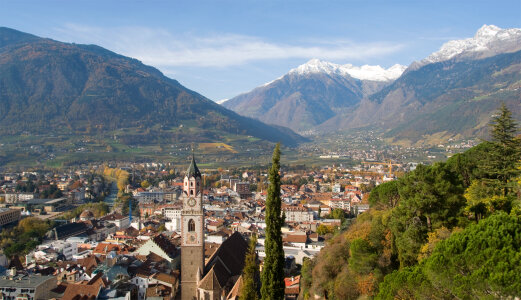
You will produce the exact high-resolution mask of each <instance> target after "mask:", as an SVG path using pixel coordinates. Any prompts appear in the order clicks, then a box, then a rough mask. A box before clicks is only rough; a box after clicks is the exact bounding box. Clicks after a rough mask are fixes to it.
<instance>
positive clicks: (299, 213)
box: [283, 205, 313, 222]
mask: <svg viewBox="0 0 521 300" xmlns="http://www.w3.org/2000/svg"><path fill="white" fill-rule="evenodd" d="M283 210H284V213H285V214H286V222H311V221H313V211H311V210H308V209H307V208H306V207H303V206H289V205H287V206H284V207H283Z"/></svg>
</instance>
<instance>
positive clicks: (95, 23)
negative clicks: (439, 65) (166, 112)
mask: <svg viewBox="0 0 521 300" xmlns="http://www.w3.org/2000/svg"><path fill="white" fill-rule="evenodd" d="M484 24H487V25H490V24H493V25H496V26H499V27H501V28H513V27H515V28H521V0H515V1H501V0H494V1H492V0H488V1H480V0H472V1H466V0H465V1H464V0H460V1H458V0H451V1H444V0H443V1H432V0H431V1H424V0H407V1H391V0H385V1H384V0H382V1H371V0H344V1H327V0H322V1H318V0H317V1H308V0H298V1H293V0H279V1H270V0H262V1H248V0H237V1H226V0H222V1H220V0H207V1H196V0H191V1H188V0H187V1H178V0H169V1H154V0H148V1H132V0H125V1H109V0H103V1H98V0H88V1H87V0H76V1H65V0H62V1H53V0H47V1H42V0H34V1H25V0H12V1H6V0H0V26H4V27H10V28H13V29H17V30H20V31H24V32H27V33H31V34H34V35H38V36H41V37H47V38H52V39H55V40H58V41H63V42H73V43H79V44H80V43H81V44H97V45H100V46H102V47H105V48H107V49H109V50H111V51H114V52H117V53H120V54H123V55H126V56H130V57H134V58H137V59H139V60H141V61H142V62H143V63H145V64H147V65H151V66H154V67H156V68H158V69H159V70H160V71H162V72H163V73H164V74H165V75H166V76H168V77H170V78H173V79H176V80H178V81H179V82H180V83H181V84H183V85H184V86H186V87H187V88H189V89H192V90H194V91H196V92H198V93H200V94H202V95H204V96H206V97H208V98H209V99H211V100H214V101H219V100H223V99H228V98H232V97H234V96H237V95H239V94H241V93H245V92H248V91H250V90H252V89H253V88H255V87H257V86H259V85H262V84H264V83H266V82H269V81H272V80H274V79H275V78H278V77H280V76H282V75H284V74H286V73H287V72H288V71H289V70H290V69H292V68H295V67H297V66H299V65H300V64H303V63H305V62H307V61H308V60H310V59H312V58H318V59H322V60H326V61H329V62H333V63H337V64H347V63H350V64H353V65H357V66H360V65H364V64H369V65H381V66H382V67H385V68H388V67H391V66H392V65H394V64H397V63H398V64H402V65H409V64H410V63H412V62H413V61H416V60H421V59H423V58H425V57H427V56H428V55H429V54H430V53H432V52H435V51H437V50H438V49H439V48H440V47H441V45H443V43H445V42H447V41H449V40H453V39H462V38H468V37H472V36H473V35H474V34H475V32H476V31H477V30H478V29H479V28H480V27H481V26H483V25H484Z"/></svg>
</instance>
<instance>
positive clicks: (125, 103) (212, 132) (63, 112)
mask: <svg viewBox="0 0 521 300" xmlns="http://www.w3.org/2000/svg"><path fill="white" fill-rule="evenodd" d="M180 127H183V128H185V130H184V131H186V128H194V129H195V131H192V133H188V135H194V134H197V136H198V137H201V138H203V139H206V140H210V141H212V140H219V139H220V135H222V134H228V133H229V134H241V135H249V136H254V137H257V138H260V139H265V140H269V141H273V142H276V141H284V143H285V144H286V145H288V146H293V145H296V144H297V143H299V142H301V141H303V138H302V137H300V136H298V135H297V134H295V133H293V132H292V131H291V130H289V129H287V128H280V127H273V126H268V125H266V124H263V123H261V122H259V121H257V120H253V119H250V118H247V117H243V116H239V115H238V114H236V113H234V112H232V111H229V110H227V109H225V108H224V107H222V106H220V105H218V104H216V103H214V102H213V101H210V100H208V99H206V98H205V97H203V96H201V95H200V94H198V93H196V92H194V91H191V90H189V89H187V88H185V87H183V86H182V85H181V84H179V82H177V81H175V80H173V79H170V78H167V77H165V76H164V75H163V74H162V73H161V72H159V71H158V70H157V69H155V68H152V67H150V66H146V65H143V64H142V63H141V62H139V61H138V60H136V59H132V58H128V57H124V56H121V55H118V54H116V53H113V52H111V51H109V50H106V49H103V48H101V47H98V46H95V45H77V44H68V43H61V42H57V41H54V40H50V39H43V38H38V37H35V36H33V35H29V34H26V33H22V32H19V31H16V30H13V29H9V28H0V128H1V129H2V134H3V135H6V134H7V135H17V134H20V133H22V132H24V133H30V134H47V133H49V132H52V133H57V134H78V133H81V134H85V135H91V134H99V133H103V132H110V131H113V130H119V129H122V128H141V129H150V128H160V129H161V131H162V134H163V135H164V136H163V138H166V139H170V140H172V141H176V140H187V139H190V136H187V134H184V133H183V132H178V130H177V128H180ZM130 132H132V130H131V131H130ZM193 132H196V133H193ZM149 135H150V132H149ZM147 138H151V137H150V136H148V137H147ZM142 140H143V139H142ZM144 140H145V142H146V139H144Z"/></svg>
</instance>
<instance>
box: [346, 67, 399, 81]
mask: <svg viewBox="0 0 521 300" xmlns="http://www.w3.org/2000/svg"><path fill="white" fill-rule="evenodd" d="M343 67H344V68H345V69H346V72H347V73H349V75H351V77H354V78H357V79H360V80H372V81H391V80H395V79H397V78H398V77H400V76H401V75H402V73H403V71H405V69H406V68H407V67H406V66H402V65H399V64H395V65H394V66H392V67H390V68H389V69H384V68H382V67H380V66H378V65H377V66H369V65H363V66H361V67H356V66H353V65H349V64H348V65H344V66H343Z"/></svg>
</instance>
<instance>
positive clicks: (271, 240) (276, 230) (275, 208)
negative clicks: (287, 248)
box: [261, 144, 284, 300]
mask: <svg viewBox="0 0 521 300" xmlns="http://www.w3.org/2000/svg"><path fill="white" fill-rule="evenodd" d="M279 170H280V144H277V145H276V146H275V150H273V158H272V165H271V169H270V172H269V182H270V184H269V186H268V195H267V198H266V217H265V220H266V239H265V242H264V245H265V251H266V257H265V259H264V268H263V270H262V275H261V280H262V286H261V297H262V299H270V300H271V299H283V298H284V249H283V248H282V232H281V228H282V225H283V224H284V216H281V198H280V174H279Z"/></svg>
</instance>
